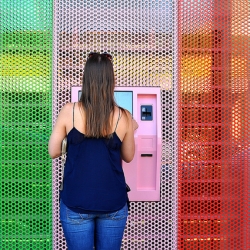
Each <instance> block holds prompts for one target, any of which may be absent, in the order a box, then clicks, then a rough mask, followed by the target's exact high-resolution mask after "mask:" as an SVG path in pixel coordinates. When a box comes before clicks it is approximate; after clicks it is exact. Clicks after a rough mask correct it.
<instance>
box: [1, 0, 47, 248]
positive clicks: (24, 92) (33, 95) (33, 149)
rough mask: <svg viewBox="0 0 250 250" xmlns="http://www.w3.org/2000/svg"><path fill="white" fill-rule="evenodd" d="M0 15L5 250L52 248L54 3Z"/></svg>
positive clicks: (4, 9)
mask: <svg viewBox="0 0 250 250" xmlns="http://www.w3.org/2000/svg"><path fill="white" fill-rule="evenodd" d="M0 13H1V20H0V22H1V25H0V65H1V66H0V67H1V68H0V96H1V98H0V114H1V120H0V126H1V127H0V131H1V137H0V140H1V148H0V163H1V171H0V187H1V194H0V216H1V222H0V223H1V224H0V249H4V250H7V249H9V250H13V249H18V250H19V249H20V250H21V249H51V248H52V177H51V176H52V174H51V160H50V158H49V155H48V153H47V152H48V149H47V143H48V138H49V135H50V132H51V119H52V112H51V104H52V102H51V101H52V100H51V99H52V98H51V86H52V70H51V69H52V1H51V0H43V1H28V0H22V1H21V0H20V1H12V0H2V1H0Z"/></svg>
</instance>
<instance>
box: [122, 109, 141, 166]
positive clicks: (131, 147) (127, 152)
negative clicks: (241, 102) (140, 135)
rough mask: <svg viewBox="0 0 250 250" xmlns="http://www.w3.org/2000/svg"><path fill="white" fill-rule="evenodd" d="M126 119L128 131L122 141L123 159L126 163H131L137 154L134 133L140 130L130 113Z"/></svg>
mask: <svg viewBox="0 0 250 250" xmlns="http://www.w3.org/2000/svg"><path fill="white" fill-rule="evenodd" d="M125 117H126V118H127V123H128V126H127V128H128V129H127V132H126V134H125V136H124V139H123V141H122V147H121V157H122V160H124V161H125V162H131V161H132V160H133V158H134V154H135V139H134V131H135V130H136V129H137V128H138V124H137V122H136V121H135V120H134V119H133V118H132V117H131V114H130V113H129V112H127V113H126V115H125Z"/></svg>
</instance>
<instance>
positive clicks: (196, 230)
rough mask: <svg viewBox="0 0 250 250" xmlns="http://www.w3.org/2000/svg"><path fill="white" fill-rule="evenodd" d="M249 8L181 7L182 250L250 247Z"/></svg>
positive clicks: (225, 2) (229, 4)
mask: <svg viewBox="0 0 250 250" xmlns="http://www.w3.org/2000/svg"><path fill="white" fill-rule="evenodd" d="M248 5H249V3H248V1H247V0H206V1H200V0H181V1H179V42H180V43H179V47H180V49H179V62H180V65H179V69H180V70H179V79H180V89H179V97H180V106H179V115H180V133H179V135H180V144H179V189H178V191H179V196H178V197H179V204H178V212H179V214H178V216H179V217H178V218H179V228H178V229H179V230H178V232H179V234H178V249H185V250H193V249H199V250H204V249H230V250H231V249H246V250H247V249H250V245H249V232H248V231H249V218H250V215H249V200H250V199H249V157H250V144H249V136H250V127H249V118H248V117H249V115H250V100H249V84H248V75H247V74H248V72H249V68H247V67H249V66H248V65H249V35H250V34H249V23H248V22H249V6H248Z"/></svg>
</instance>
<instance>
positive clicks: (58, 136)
mask: <svg viewBox="0 0 250 250" xmlns="http://www.w3.org/2000/svg"><path fill="white" fill-rule="evenodd" d="M71 106H72V105H71V104H70V103H68V104H66V105H65V106H64V107H63V108H62V110H61V111H60V113H59V115H58V117H57V120H56V124H55V126H54V128H53V130H52V134H51V136H50V139H49V146H48V148H49V155H50V157H51V158H52V159H54V158H56V157H59V156H60V155H61V154H62V152H61V150H62V141H63V139H64V138H65V137H66V135H67V133H66V124H67V120H68V119H69V114H70V113H69V112H70V110H71V112H72V108H71Z"/></svg>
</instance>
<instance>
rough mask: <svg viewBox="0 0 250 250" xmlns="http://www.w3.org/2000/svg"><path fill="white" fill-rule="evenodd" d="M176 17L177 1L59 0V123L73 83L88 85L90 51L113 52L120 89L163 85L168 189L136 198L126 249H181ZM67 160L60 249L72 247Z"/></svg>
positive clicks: (164, 184) (163, 177)
mask: <svg viewBox="0 0 250 250" xmlns="http://www.w3.org/2000/svg"><path fill="white" fill-rule="evenodd" d="M176 20H177V2H176V1H154V0H150V1H121V0H117V1H108V0H103V1H94V0H88V1H85V0H83V1H74V0H73V1H63V0H55V1H54V64H53V73H54V74H53V82H54V83H53V117H54V120H55V118H56V117H57V115H58V112H59V111H60V109H61V107H62V106H63V105H64V104H65V103H67V102H69V101H71V94H70V92H71V87H72V86H79V85H81V77H82V73H83V66H84V63H85V60H86V57H87V54H88V53H89V52H91V51H98V52H104V51H107V52H109V53H111V54H112V55H113V64H114V68H115V75H116V83H117V86H124V87H126V86H127V87H131V86H133V87H139V86H140V87H153V86H160V89H161V100H160V103H159V106H160V107H161V108H160V109H161V113H162V119H161V124H159V128H157V129H159V131H161V143H162V144H161V145H159V144H158V145H157V147H158V148H161V161H160V164H158V163H157V165H159V166H160V180H159V184H158V183H156V186H157V185H159V186H161V200H160V201H150V202H144V201H143V202H142V201H137V202H131V211H130V215H129V219H128V222H127V227H126V230H125V233H124V239H123V247H122V249H171V250H174V249H176V247H177V244H176V242H177V236H176V231H177V230H176V228H177V221H176V218H177V214H176V211H177V188H176V187H177V140H176V139H177V131H178V127H177V123H176V122H175V121H176V120H177V100H178V98H177V85H176V84H177V77H176V76H177V70H176V69H177V65H178V64H177V62H178V58H177V57H176V54H177V39H178V36H177V33H176V32H177V22H176ZM174 65H175V67H174ZM149 94H150V93H149ZM135 113H137V110H136V111H135ZM133 115H135V114H133ZM135 160H137V156H136V158H135ZM60 163H61V160H60V158H59V159H58V160H55V161H54V164H53V204H54V205H53V228H54V229H53V231H54V249H66V244H65V241H64V237H63V233H62V230H61V225H60V221H59V214H58V207H59V204H58V200H59V197H58V186H59V181H60V178H61V170H60ZM124 167H126V168H129V167H128V166H125V165H124ZM133 178H134V177H133Z"/></svg>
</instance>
